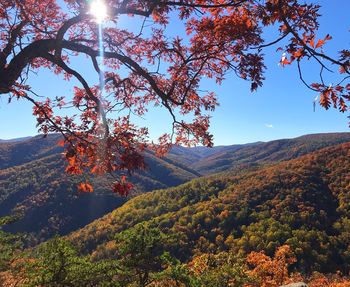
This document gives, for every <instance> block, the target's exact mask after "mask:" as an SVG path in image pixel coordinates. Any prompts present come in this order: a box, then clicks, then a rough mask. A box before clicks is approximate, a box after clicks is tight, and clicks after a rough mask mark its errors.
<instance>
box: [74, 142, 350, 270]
mask: <svg viewBox="0 0 350 287" xmlns="http://www.w3.org/2000/svg"><path fill="white" fill-rule="evenodd" d="M307 138H308V137H304V139H307ZM278 158H280V157H279V156H278ZM349 175H350V143H345V144H341V145H337V146H333V147H329V148H325V149H322V150H320V151H316V152H313V153H310V154H308V155H305V156H302V157H300V158H297V159H294V160H290V161H285V162H282V163H278V164H275V165H273V166H269V167H263V168H260V169H259V170H257V171H253V172H247V173H244V174H240V175H235V173H233V174H229V173H224V174H221V175H220V174H217V175H215V176H207V177H203V178H199V179H194V180H192V181H191V182H189V183H186V184H183V185H181V186H178V187H174V188H169V189H165V190H158V191H154V192H150V193H146V194H143V195H140V196H138V197H136V198H133V199H131V200H130V201H128V202H127V203H126V204H124V205H123V207H121V208H118V209H116V210H114V211H113V212H111V213H109V214H107V215H106V216H104V217H102V218H100V219H98V220H96V221H94V222H92V223H91V224H89V225H87V226H86V227H84V228H82V229H80V230H78V231H76V232H74V233H72V234H71V235H69V237H68V238H69V240H71V241H72V242H73V243H74V245H76V246H79V247H80V249H81V251H82V252H85V253H92V254H93V256H94V257H95V258H101V257H109V256H111V257H113V254H114V252H116V249H115V248H116V247H115V245H114V243H113V241H112V240H111V238H113V235H114V234H116V233H118V232H120V231H123V230H126V229H130V228H134V226H136V225H137V224H138V223H143V224H147V223H148V224H150V225H151V226H158V227H160V228H161V229H162V231H163V232H165V233H168V234H171V235H173V236H174V238H176V239H177V246H176V250H175V251H174V252H175V253H177V256H178V257H179V258H180V259H181V260H182V261H186V260H189V259H190V258H191V256H192V255H194V254H196V255H198V254H201V253H214V252H216V251H221V250H227V249H229V248H230V249H232V250H234V252H236V253H237V254H247V253H249V252H251V251H254V250H256V251H260V250H263V251H265V252H266V253H267V254H268V255H272V254H273V253H274V251H275V250H276V248H277V247H278V246H281V245H283V244H288V245H290V246H291V247H292V249H293V250H294V252H295V253H296V256H297V257H298V265H297V266H295V267H296V268H297V269H298V270H299V271H302V272H310V271H321V272H335V271H336V270H341V271H342V272H345V273H344V274H348V272H349V269H350V266H349V264H348V263H349V259H350V254H349V250H350V224H349V223H350V204H349V203H350V177H349Z"/></svg>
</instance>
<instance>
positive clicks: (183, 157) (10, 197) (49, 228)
mask: <svg viewBox="0 0 350 287" xmlns="http://www.w3.org/2000/svg"><path fill="white" fill-rule="evenodd" d="M59 139H60V137H59V136H58V135H50V136H48V137H46V138H42V137H40V136H38V137H34V138H29V139H23V140H19V141H15V142H1V143H0V216H5V215H8V214H11V213H21V214H22V215H23V217H22V218H21V219H19V220H18V221H16V222H15V223H12V224H11V225H9V226H7V227H6V228H5V230H8V231H12V232H16V231H19V232H29V233H33V234H35V238H37V240H39V241H41V240H43V239H48V238H50V237H52V236H53V235H55V234H59V235H65V234H68V233H69V232H71V231H74V230H76V229H77V228H81V227H83V226H85V225H86V224H88V223H90V222H92V221H93V220H95V219H98V218H100V217H101V216H103V215H105V214H107V213H108V212H111V211H112V210H114V209H115V208H117V207H119V206H121V205H122V204H123V203H125V202H126V200H128V198H131V197H134V196H137V195H138V194H140V193H143V192H148V191H151V190H154V189H161V188H167V187H171V186H177V185H179V184H181V183H184V182H187V181H189V180H191V179H193V178H196V177H198V176H200V175H201V174H208V173H209V174H210V173H214V172H217V171H229V170H231V171H232V172H237V171H242V170H246V169H257V168H258V167H259V166H263V165H266V164H272V163H275V162H279V161H282V160H287V159H291V158H295V157H298V156H300V155H303V154H307V153H308V152H311V151H314V150H318V149H320V148H322V147H326V146H332V145H335V144H337V143H342V142H347V141H349V140H350V133H334V134H315V135H308V136H303V137H299V138H295V139H285V140H276V141H272V142H267V143H262V142H260V143H254V144H246V145H233V146H219V147H214V148H205V147H196V148H183V147H174V148H173V149H172V150H171V151H170V153H169V154H168V156H167V157H163V158H158V157H156V156H154V155H153V154H152V153H151V152H148V153H146V163H147V167H146V170H144V171H141V172H138V173H135V174H133V176H132V178H131V180H132V183H133V184H134V190H133V192H132V193H131V194H130V196H129V197H128V198H123V197H120V196H117V195H115V194H112V193H111V192H110V186H111V183H112V182H113V180H114V179H113V177H110V176H99V177H96V178H91V177H88V179H89V180H90V182H92V183H93V185H94V188H95V192H94V193H87V194H84V193H79V192H77V191H76V186H77V184H78V182H79V181H81V180H82V179H86V177H82V176H72V175H70V176H69V175H67V174H65V172H64V171H65V164H64V160H63V159H62V158H63V155H62V151H63V150H62V148H60V147H58V146H57V145H56V143H57V141H58V140H59ZM81 206H84V208H81ZM33 222H35V224H33Z"/></svg>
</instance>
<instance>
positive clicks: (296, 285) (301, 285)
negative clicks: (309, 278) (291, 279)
mask: <svg viewBox="0 0 350 287" xmlns="http://www.w3.org/2000/svg"><path fill="white" fill-rule="evenodd" d="M281 287H307V285H306V283H304V282H298V283H292V284H288V285H283V286H281Z"/></svg>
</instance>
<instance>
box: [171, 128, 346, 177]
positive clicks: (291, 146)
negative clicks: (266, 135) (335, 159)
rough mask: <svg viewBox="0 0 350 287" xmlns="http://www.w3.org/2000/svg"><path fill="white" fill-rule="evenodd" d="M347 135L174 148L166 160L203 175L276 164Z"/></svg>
mask: <svg viewBox="0 0 350 287" xmlns="http://www.w3.org/2000/svg"><path fill="white" fill-rule="evenodd" d="M348 141H350V133H326V134H311V135H305V136H301V137H297V138H294V139H281V140H274V141H270V142H256V143H251V144H242V145H231V146H218V147H214V148H206V147H195V148H190V149H186V148H183V147H177V148H175V149H173V150H172V152H171V153H170V155H169V157H170V158H173V157H175V158H176V159H177V160H178V161H181V162H183V163H185V164H186V165H188V167H190V168H192V169H194V170H196V171H197V172H199V173H201V174H203V175H205V174H212V173H216V172H222V171H229V170H231V171H232V170H236V171H237V170H242V169H246V168H249V167H256V166H261V165H265V164H271V163H276V162H280V161H284V160H289V159H293V158H296V157H299V156H301V155H305V154H308V153H310V152H313V151H315V150H318V149H321V148H324V147H328V146H332V145H336V144H340V143H344V142H348Z"/></svg>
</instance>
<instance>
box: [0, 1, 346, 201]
mask: <svg viewBox="0 0 350 287" xmlns="http://www.w3.org/2000/svg"><path fill="white" fill-rule="evenodd" d="M315 2H316V1H315ZM102 4H103V5H104V6H105V7H106V8H105V10H106V11H104V10H101V11H95V12H94V13H93V14H101V15H99V19H96V18H95V16H94V15H93V14H92V13H91V5H94V6H93V7H97V6H96V5H97V4H96V3H95V2H92V1H84V0H64V1H63V2H62V1H60V2H59V1H52V0H41V1H34V0H28V1H20V0H15V1H9V0H3V1H1V3H0V94H4V95H5V96H8V97H9V100H10V101H11V100H12V99H13V98H17V99H19V100H27V101H29V102H31V103H32V104H33V113H34V115H35V117H36V118H37V124H38V128H39V131H40V132H42V133H44V134H47V133H50V132H59V133H61V134H62V135H63V136H64V141H62V142H61V144H62V145H65V147H66V152H65V156H66V158H67V161H68V167H67V169H66V171H67V172H68V173H70V174H82V173H83V172H91V173H94V174H102V173H106V172H107V173H114V172H116V171H119V173H118V174H119V176H118V177H116V181H115V183H114V186H113V189H114V191H115V192H119V193H120V194H123V195H126V194H127V193H128V191H129V190H130V188H131V187H132V186H131V184H130V183H128V181H127V179H126V177H125V175H120V174H121V173H122V172H125V171H129V172H131V171H133V170H135V169H139V168H144V159H143V156H142V151H143V150H144V149H145V148H154V149H155V150H156V152H157V153H160V154H162V153H164V151H166V149H167V148H168V147H169V146H170V144H171V143H176V144H186V145H191V144H197V143H202V144H204V145H206V146H211V145H212V136H211V135H210V133H209V132H208V128H209V113H210V112H211V111H213V110H214V109H215V107H216V106H217V104H218V102H217V97H216V95H214V94H213V93H211V92H203V91H201V90H200V81H201V79H202V78H203V77H208V78H212V79H215V80H216V82H217V83H218V84H220V83H221V82H222V80H223V79H224V78H225V75H226V74H227V73H228V72H230V71H234V72H235V74H236V75H237V76H238V77H240V78H243V79H246V80H248V81H250V82H251V90H252V91H254V90H256V89H257V88H258V87H259V86H261V85H262V84H263V80H264V71H265V68H266V67H265V65H264V54H263V51H264V48H266V47H268V46H272V45H276V47H278V46H279V44H281V43H283V45H282V44H281V45H282V47H280V49H281V50H283V51H284V53H283V55H282V58H281V62H280V64H281V65H282V66H284V65H289V64H292V63H293V64H295V65H296V66H297V68H298V71H299V75H300V79H301V81H302V82H303V83H304V84H305V85H306V86H308V87H309V88H310V89H312V90H314V91H315V92H317V93H319V94H320V96H319V102H320V104H321V105H322V106H323V107H325V108H326V109H328V108H329V107H330V106H331V105H333V106H334V107H335V108H338V109H339V110H340V111H341V112H345V111H347V110H348V106H347V102H348V100H349V99H350V94H349V90H350V84H349V82H348V78H349V75H350V68H349V60H350V52H349V51H348V50H344V49H343V50H341V48H340V50H341V51H340V52H339V56H338V57H337V58H332V57H331V56H329V55H326V54H324V52H323V50H322V47H323V46H324V45H325V44H326V42H328V41H330V40H331V36H330V35H323V36H318V35H316V33H317V30H318V28H319V23H318V17H319V13H318V11H319V6H318V5H317V4H315V3H310V4H305V3H304V1H298V0H267V1H259V0H220V1H217V0H215V1H214V0H175V1H167V0H142V1H134V0H104V1H102V0H99V5H102ZM96 12H100V13H96ZM105 12H106V15H105V16H106V17H107V18H106V19H105V23H99V22H101V21H102V18H103V17H102V16H104V15H103V14H104V13H105ZM170 15H172V17H177V18H178V20H179V21H182V22H183V23H184V25H185V27H186V32H187V37H186V39H182V38H181V37H180V36H179V35H175V36H170V35H168V34H169V33H167V32H166V31H167V28H168V27H169V22H170V19H171V20H172V19H173V18H170ZM121 17H134V18H135V20H141V21H140V23H141V24H140V27H139V30H138V32H135V31H131V30H130V29H126V28H120V27H118V19H120V18H121ZM97 20H99V21H97ZM142 20H143V21H142ZM135 23H138V21H135ZM101 25H102V26H103V27H102V26H101ZM270 27H272V28H273V29H275V30H276V34H277V35H278V36H276V39H275V40H273V41H272V42H266V41H265V39H264V38H263V35H264V33H263V31H264V29H266V28H269V29H270ZM100 28H103V29H100ZM101 30H103V31H102V32H101ZM99 39H101V40H102V42H101V43H100V41H99ZM82 55H84V56H86V57H87V58H88V59H89V60H90V61H91V64H90V67H89V68H91V69H92V70H94V71H96V78H97V79H99V80H98V81H96V82H89V81H88V80H87V79H85V78H84V76H83V68H82V67H80V68H81V69H82V70H78V69H76V68H74V67H73V66H72V65H71V62H73V60H74V58H77V57H81V56H82ZM102 56H103V58H104V61H102V60H101V57H102ZM307 60H313V62H314V63H315V65H319V66H320V81H319V83H307V82H306V81H305V80H304V78H303V74H302V68H301V66H302V63H303V62H304V61H307ZM164 67H165V68H164ZM39 69H47V70H50V71H51V72H53V73H56V74H61V75H63V76H64V78H65V79H66V80H70V79H72V78H75V80H77V82H78V83H79V85H77V86H76V87H75V89H74V94H73V95H68V96H67V97H59V98H47V99H44V100H43V99H42V98H39V97H38V95H37V94H36V93H35V91H33V90H32V88H31V87H30V86H29V85H28V84H27V83H26V80H27V78H28V77H31V75H32V73H33V72H36V71H38V70H39ZM331 69H338V72H339V82H338V83H336V84H334V85H333V86H328V85H325V83H324V80H323V79H324V76H323V74H324V72H325V71H330V70H331ZM149 106H162V107H164V108H165V109H166V110H168V112H169V113H170V115H171V116H172V119H173V124H172V133H171V134H164V135H163V136H161V137H160V138H159V142H158V143H157V144H153V142H150V140H149V138H148V131H147V129H146V128H142V127H141V128H139V127H137V126H135V125H134V124H133V123H132V122H131V121H130V116H129V115H130V114H131V113H134V114H136V115H139V116H142V115H144V114H145V113H146V112H147V109H148V107H149ZM59 109H62V110H61V111H60V112H59V113H58V110H59ZM67 109H68V110H71V111H68V110H67ZM58 114H60V115H58ZM62 114H63V115H62ZM179 116H180V117H182V116H184V117H183V119H179V118H178V117H179ZM185 119H186V120H185ZM79 188H80V190H81V191H83V192H92V191H93V187H92V186H91V185H90V183H88V182H82V183H81V184H80V186H79Z"/></svg>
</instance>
